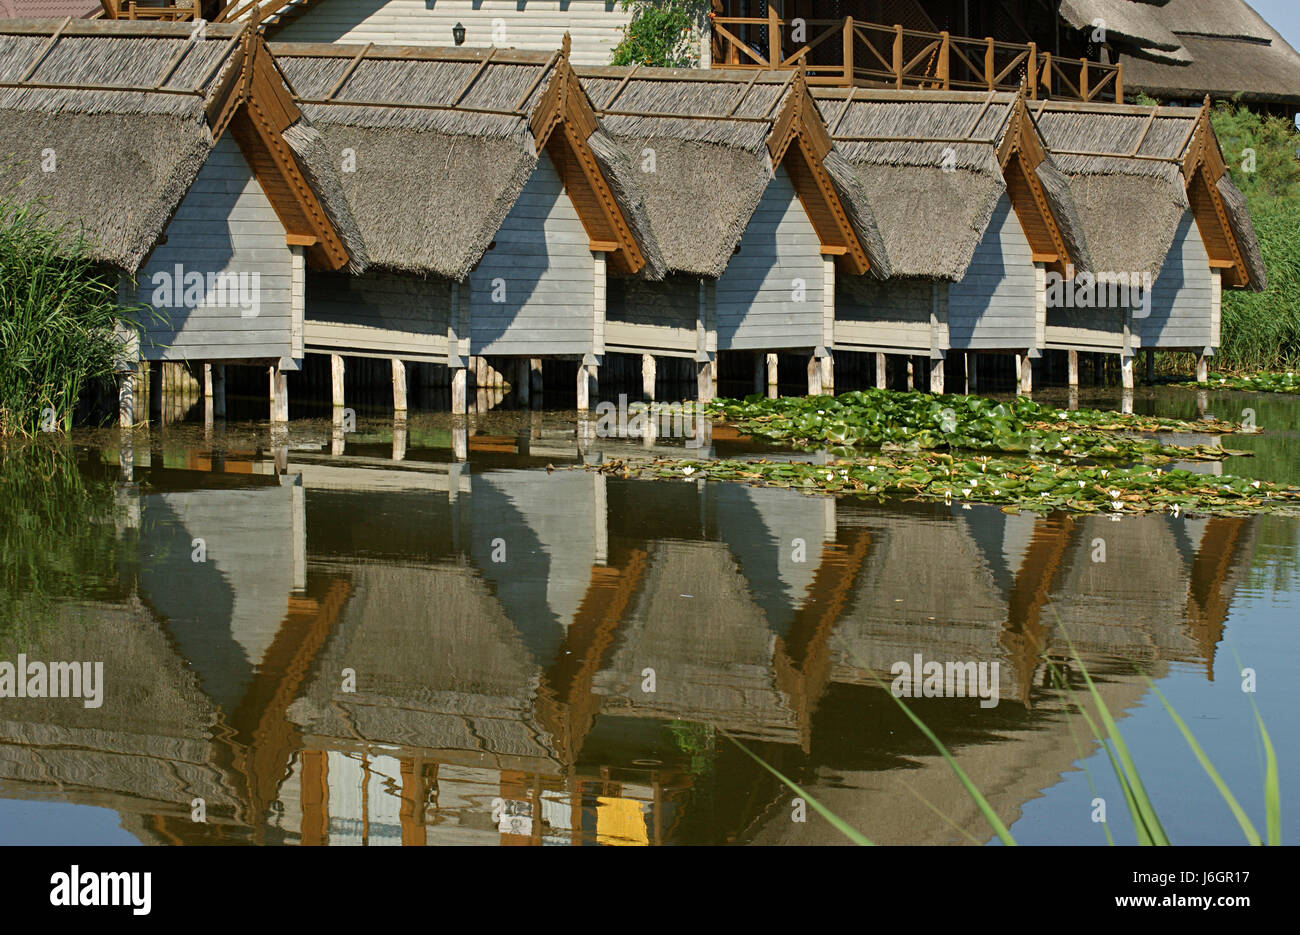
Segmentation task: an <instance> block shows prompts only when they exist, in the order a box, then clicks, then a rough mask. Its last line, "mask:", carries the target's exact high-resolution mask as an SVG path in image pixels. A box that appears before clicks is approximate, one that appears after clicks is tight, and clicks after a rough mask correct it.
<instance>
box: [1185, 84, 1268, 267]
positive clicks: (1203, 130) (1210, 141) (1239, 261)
mask: <svg viewBox="0 0 1300 935" xmlns="http://www.w3.org/2000/svg"><path fill="white" fill-rule="evenodd" d="M1182 170H1183V181H1184V183H1185V184H1186V186H1187V201H1188V203H1189V204H1190V205H1191V208H1192V217H1193V218H1195V219H1196V227H1197V230H1199V231H1200V234H1201V240H1202V242H1204V244H1205V251H1206V253H1208V254H1209V256H1210V267H1211V269H1222V270H1223V271H1224V272H1223V284H1224V285H1225V286H1231V287H1237V288H1245V287H1247V286H1249V285H1250V281H1251V277H1250V270H1249V269H1248V268H1247V266H1246V259H1245V255H1244V253H1243V252H1242V249H1241V245H1240V244H1238V243H1237V235H1236V233H1234V231H1233V229H1232V224H1231V223H1230V222H1229V221H1228V210H1227V208H1226V207H1225V206H1224V204H1223V196H1222V195H1220V194H1219V186H1218V183H1219V179H1221V178H1222V177H1223V176H1224V175H1226V174H1227V172H1228V166H1227V163H1226V162H1225V161H1224V158H1223V151H1222V150H1221V149H1220V148H1219V144H1218V139H1217V137H1216V136H1215V135H1214V125H1213V124H1212V123H1211V121H1210V101H1209V98H1206V100H1205V102H1204V103H1203V104H1202V105H1201V112H1200V114H1199V115H1198V116H1197V118H1196V129H1195V130H1193V131H1192V137H1191V140H1190V141H1189V143H1188V146H1187V153H1186V155H1185V157H1184V159H1183V165H1182Z"/></svg>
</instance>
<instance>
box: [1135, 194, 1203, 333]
mask: <svg viewBox="0 0 1300 935" xmlns="http://www.w3.org/2000/svg"><path fill="white" fill-rule="evenodd" d="M1213 306H1214V287H1213V280H1212V278H1211V276H1210V257H1209V254H1208V253H1206V251H1205V244H1204V243H1203V242H1202V240H1201V233H1200V230H1199V229H1198V228H1197V225H1196V223H1195V221H1194V220H1193V218H1192V214H1191V212H1190V211H1189V212H1187V213H1186V214H1184V215H1183V220H1182V223H1180V224H1179V225H1178V233H1177V235H1176V236H1175V237H1174V245H1173V246H1172V247H1171V248H1170V249H1169V255H1168V256H1167V257H1165V265H1164V266H1163V267H1162V268H1161V270H1160V275H1159V276H1158V277H1157V278H1156V282H1155V287H1154V289H1153V290H1152V296H1151V314H1150V316H1148V317H1147V318H1135V319H1134V321H1133V325H1134V328H1135V329H1136V330H1137V331H1138V333H1139V334H1141V336H1142V346H1143V347H1167V348H1188V349H1192V350H1198V351H1199V350H1200V349H1202V348H1203V347H1206V346H1207V345H1208V346H1214V345H1215V344H1216V341H1215V335H1214V328H1213Z"/></svg>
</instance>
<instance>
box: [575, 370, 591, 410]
mask: <svg viewBox="0 0 1300 935" xmlns="http://www.w3.org/2000/svg"><path fill="white" fill-rule="evenodd" d="M590 408H591V377H590V375H589V374H588V373H587V365H586V364H583V363H579V364H578V406H577V409H578V411H579V412H587V411H588V410H589V409H590Z"/></svg>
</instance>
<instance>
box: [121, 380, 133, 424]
mask: <svg viewBox="0 0 1300 935" xmlns="http://www.w3.org/2000/svg"><path fill="white" fill-rule="evenodd" d="M117 424H118V425H119V426H121V427H122V428H124V429H130V428H134V427H135V374H134V373H119V374H118V375H117Z"/></svg>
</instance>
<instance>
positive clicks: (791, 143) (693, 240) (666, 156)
mask: <svg viewBox="0 0 1300 935" xmlns="http://www.w3.org/2000/svg"><path fill="white" fill-rule="evenodd" d="M578 74H579V76H580V77H581V79H582V83H583V87H584V88H585V90H586V92H587V95H588V97H589V98H590V100H591V101H592V103H593V105H594V106H595V108H596V112H597V114H598V115H599V117H600V122H601V127H602V129H603V131H604V132H605V133H607V134H608V135H609V136H610V137H612V138H613V139H614V140H615V141H617V143H618V144H619V146H620V147H621V148H622V150H623V151H624V152H625V153H626V155H627V157H628V159H629V160H630V161H631V162H632V163H633V164H636V165H638V166H639V167H640V168H641V172H640V173H639V175H640V179H641V185H642V187H643V189H644V191H645V196H646V211H647V215H648V216H649V219H650V223H651V226H652V228H653V229H654V230H655V232H656V235H657V238H658V241H659V244H660V249H661V250H662V251H663V254H664V262H665V264H666V266H667V268H668V270H669V271H671V272H677V273H685V274H687V275H694V276H707V277H711V278H716V277H718V276H720V275H722V272H723V271H724V270H725V269H726V267H727V264H728V262H730V260H731V257H732V255H733V253H734V252H735V249H736V246H737V245H738V244H739V243H740V239H741V237H742V236H743V235H744V232H745V228H746V227H748V225H749V221H750V218H751V217H752V216H753V214H754V211H755V209H756V208H757V207H758V204H759V201H760V200H761V199H762V197H763V192H764V191H765V190H766V188H767V185H768V182H770V181H771V179H772V177H773V175H774V174H775V166H776V165H784V166H785V167H786V169H787V171H789V172H790V174H791V176H792V179H793V181H794V183H795V187H796V190H798V191H799V194H800V198H801V200H802V201H803V203H804V205H805V207H806V208H807V209H808V211H809V218H810V220H811V221H812V223H813V226H814V228H816V229H817V232H818V235H819V237H821V239H822V242H823V244H824V245H827V246H832V247H835V248H836V252H842V253H843V254H844V256H845V259H844V263H845V264H847V265H848V266H849V267H850V268H851V271H853V272H859V273H860V272H865V271H866V270H867V269H871V270H873V271H874V274H875V275H877V276H884V275H887V274H888V269H889V264H888V258H887V254H886V252H885V250H884V244H883V241H882V240H881V238H880V235H879V232H878V231H877V229H876V226H875V221H874V218H873V217H872V213H871V209H870V206H869V205H868V203H867V201H866V199H865V196H864V194H863V192H862V190H861V188H860V186H859V185H858V184H857V181H856V180H855V179H854V178H853V177H852V175H851V173H848V172H847V171H846V170H847V164H846V163H845V162H844V161H843V160H842V159H839V158H837V157H836V154H835V152H834V147H833V145H832V143H831V141H830V140H829V139H828V138H826V137H825V130H824V125H823V122H822V119H821V115H820V113H819V112H818V110H817V105H816V103H815V101H814V100H813V99H812V97H811V95H809V93H808V90H807V87H806V86H805V85H804V83H803V81H802V76H799V75H796V74H795V73H793V72H771V73H768V72H747V71H731V70H721V69H717V70H709V71H701V70H697V69H668V68H643V67H640V66H634V67H630V68H628V67H589V68H580V69H578ZM787 157H790V158H787ZM706 203H707V204H709V205H710V208H711V210H709V211H707V212H703V211H700V210H699V206H700V205H701V204H706Z"/></svg>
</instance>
